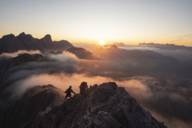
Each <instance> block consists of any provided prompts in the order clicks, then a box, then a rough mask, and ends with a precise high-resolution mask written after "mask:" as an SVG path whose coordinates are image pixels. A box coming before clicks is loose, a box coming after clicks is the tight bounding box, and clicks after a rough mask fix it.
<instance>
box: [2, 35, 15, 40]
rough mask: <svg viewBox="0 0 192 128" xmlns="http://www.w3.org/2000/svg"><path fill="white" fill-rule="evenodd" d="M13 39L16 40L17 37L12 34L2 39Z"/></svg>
mask: <svg viewBox="0 0 192 128" xmlns="http://www.w3.org/2000/svg"><path fill="white" fill-rule="evenodd" d="M13 38H15V35H14V34H12V33H11V34H8V35H5V36H3V37H2V39H3V40H10V39H13Z"/></svg>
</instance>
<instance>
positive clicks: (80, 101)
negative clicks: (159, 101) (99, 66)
mask: <svg viewBox="0 0 192 128" xmlns="http://www.w3.org/2000/svg"><path fill="white" fill-rule="evenodd" d="M1 120H2V121H1V122H3V124H1V128H166V126H165V125H164V124H163V123H160V122H159V121H157V120H156V119H155V118H154V117H153V116H152V115H151V114H150V113H149V112H148V111H146V110H144V109H143V108H142V107H141V106H140V105H139V104H138V103H137V102H136V100H135V99H134V98H133V97H131V96H130V95H129V94H128V93H127V91H126V90H125V89H124V88H122V87H118V86H117V85H116V83H113V82H109V83H103V84H101V85H99V86H94V87H90V88H89V89H88V94H87V96H83V95H80V94H76V95H75V96H73V97H72V98H70V99H67V100H64V93H62V92H61V90H59V89H57V88H55V87H54V86H52V85H47V86H36V87H33V88H31V89H29V90H28V91H27V92H25V94H24V95H23V96H22V97H21V98H20V99H18V100H17V101H16V102H15V103H14V104H12V105H10V107H8V108H7V110H6V111H5V112H4V114H3V116H2V117H1Z"/></svg>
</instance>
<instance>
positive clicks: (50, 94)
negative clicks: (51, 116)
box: [0, 85, 64, 128]
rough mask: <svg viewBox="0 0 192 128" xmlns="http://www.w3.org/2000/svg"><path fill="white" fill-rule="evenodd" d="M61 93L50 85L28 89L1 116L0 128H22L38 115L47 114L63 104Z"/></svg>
mask: <svg viewBox="0 0 192 128" xmlns="http://www.w3.org/2000/svg"><path fill="white" fill-rule="evenodd" d="M63 101H64V98H63V93H62V92H61V91H60V90H58V89H57V88H55V87H54V86H52V85H47V86H36V87H34V88H31V89H29V90H28V91H27V92H26V93H25V94H24V95H23V96H22V97H21V99H19V100H17V101H15V103H14V104H12V105H11V106H9V107H8V108H7V110H6V112H5V113H4V114H3V119H2V120H3V121H2V120H1V123H0V127H2V128H11V127H14V128H24V127H28V124H30V122H32V121H33V120H34V119H35V118H36V117H37V116H38V115H44V114H46V113H48V112H49V111H50V110H51V109H52V108H54V107H55V106H57V105H59V104H61V103H63Z"/></svg>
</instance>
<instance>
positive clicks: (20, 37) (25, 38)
mask: <svg viewBox="0 0 192 128" xmlns="http://www.w3.org/2000/svg"><path fill="white" fill-rule="evenodd" d="M17 38H18V39H21V40H25V41H26V40H31V39H32V38H33V37H32V35H30V34H26V33H25V32H22V33H20V34H19V35H18V36H17Z"/></svg>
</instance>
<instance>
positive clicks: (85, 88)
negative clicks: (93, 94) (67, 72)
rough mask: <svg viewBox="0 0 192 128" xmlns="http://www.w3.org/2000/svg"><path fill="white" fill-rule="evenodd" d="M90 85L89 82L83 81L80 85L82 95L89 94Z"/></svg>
mask: <svg viewBox="0 0 192 128" xmlns="http://www.w3.org/2000/svg"><path fill="white" fill-rule="evenodd" d="M87 91H88V85H87V82H82V83H81V85H80V95H82V96H87Z"/></svg>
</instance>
